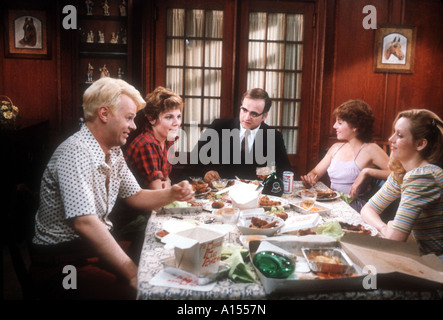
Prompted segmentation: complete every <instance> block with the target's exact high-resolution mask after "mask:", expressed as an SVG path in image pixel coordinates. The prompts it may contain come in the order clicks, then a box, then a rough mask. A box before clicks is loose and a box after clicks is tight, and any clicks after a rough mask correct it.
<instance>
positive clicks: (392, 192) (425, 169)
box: [361, 109, 443, 256]
mask: <svg viewBox="0 0 443 320" xmlns="http://www.w3.org/2000/svg"><path fill="white" fill-rule="evenodd" d="M389 141H390V143H391V157H390V161H389V168H390V169H391V171H392V173H391V175H390V176H389V178H388V180H387V181H386V183H385V184H384V185H383V187H382V188H381V189H380V190H379V191H378V192H377V193H376V194H375V195H374V196H373V197H372V198H371V199H370V200H369V202H368V203H367V204H366V205H365V206H364V207H363V209H362V211H361V215H362V218H363V220H364V221H365V222H367V223H368V224H371V225H373V226H374V227H375V228H377V230H378V231H379V232H380V233H381V234H382V235H383V236H384V237H386V238H388V239H392V240H398V241H406V240H407V238H408V236H409V234H410V233H411V232H412V234H413V236H414V238H415V240H416V241H417V243H418V245H419V247H420V249H421V251H422V253H435V254H437V255H440V256H442V255H443V197H442V194H443V170H442V164H443V122H442V120H441V119H440V118H439V117H438V116H437V115H436V114H435V113H433V112H431V111H429V110H425V109H420V110H419V109H414V110H407V111H403V112H400V113H399V114H398V115H397V118H396V120H395V121H394V134H393V135H392V136H391V137H390V138H389ZM397 198H401V200H400V204H399V207H398V210H397V212H396V215H395V218H394V220H392V221H389V222H388V223H387V224H385V223H384V222H383V221H382V220H381V218H380V214H381V213H382V212H383V210H384V209H386V207H387V206H388V205H389V204H390V203H391V202H393V201H394V200H395V199H397Z"/></svg>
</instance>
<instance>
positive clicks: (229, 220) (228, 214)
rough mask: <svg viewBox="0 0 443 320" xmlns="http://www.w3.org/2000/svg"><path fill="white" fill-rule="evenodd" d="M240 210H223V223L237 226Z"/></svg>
mask: <svg viewBox="0 0 443 320" xmlns="http://www.w3.org/2000/svg"><path fill="white" fill-rule="evenodd" d="M238 213H239V209H234V208H222V209H221V214H222V221H223V223H225V224H236V223H237V220H238Z"/></svg>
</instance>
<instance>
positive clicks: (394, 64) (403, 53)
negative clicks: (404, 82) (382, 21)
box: [374, 25, 416, 73]
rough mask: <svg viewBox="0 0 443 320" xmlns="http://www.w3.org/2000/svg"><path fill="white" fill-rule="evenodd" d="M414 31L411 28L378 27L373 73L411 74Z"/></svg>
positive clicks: (395, 26)
mask: <svg viewBox="0 0 443 320" xmlns="http://www.w3.org/2000/svg"><path fill="white" fill-rule="evenodd" d="M415 37H416V29H415V27H413V26H397V25H378V27H377V30H376V32H375V44H374V72H391V73H412V72H413V69H414V52H415V41H416V40H415Z"/></svg>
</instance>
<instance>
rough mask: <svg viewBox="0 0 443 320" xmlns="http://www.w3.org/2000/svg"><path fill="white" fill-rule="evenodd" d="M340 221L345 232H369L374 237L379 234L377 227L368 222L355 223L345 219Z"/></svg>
mask: <svg viewBox="0 0 443 320" xmlns="http://www.w3.org/2000/svg"><path fill="white" fill-rule="evenodd" d="M338 223H340V226H341V229H342V230H343V232H344V233H345V234H347V233H358V234H367V235H370V236H373V237H374V236H376V235H378V231H377V229H375V228H374V227H373V226H370V225H368V224H360V223H356V224H353V223H348V222H344V221H339V222H338Z"/></svg>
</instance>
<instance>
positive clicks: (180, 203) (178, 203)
mask: <svg viewBox="0 0 443 320" xmlns="http://www.w3.org/2000/svg"><path fill="white" fill-rule="evenodd" d="M190 206H191V203H189V202H186V201H174V202H171V203H170V204H167V205H166V206H164V208H187V207H190Z"/></svg>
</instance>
